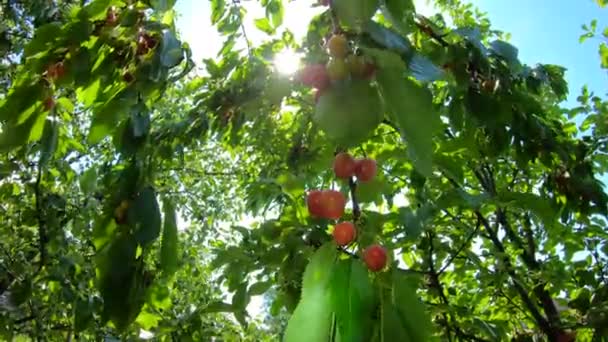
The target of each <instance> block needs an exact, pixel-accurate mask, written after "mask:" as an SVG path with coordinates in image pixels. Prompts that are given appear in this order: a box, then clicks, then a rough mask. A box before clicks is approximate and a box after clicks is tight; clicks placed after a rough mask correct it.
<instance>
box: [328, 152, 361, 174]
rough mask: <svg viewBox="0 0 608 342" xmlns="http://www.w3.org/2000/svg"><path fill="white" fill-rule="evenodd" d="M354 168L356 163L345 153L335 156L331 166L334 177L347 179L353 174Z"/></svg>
mask: <svg viewBox="0 0 608 342" xmlns="http://www.w3.org/2000/svg"><path fill="white" fill-rule="evenodd" d="M356 167H357V162H356V161H355V159H354V158H353V157H352V156H351V155H350V154H348V153H346V152H340V153H338V154H336V158H335V159H334V165H333V168H334V173H335V174H336V177H338V178H342V179H348V178H350V177H352V176H353V175H354V174H355V168H356Z"/></svg>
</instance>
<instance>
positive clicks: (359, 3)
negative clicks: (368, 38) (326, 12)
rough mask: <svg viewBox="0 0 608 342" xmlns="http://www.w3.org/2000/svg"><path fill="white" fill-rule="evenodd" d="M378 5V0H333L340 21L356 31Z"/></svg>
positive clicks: (368, 18) (360, 28) (362, 25)
mask: <svg viewBox="0 0 608 342" xmlns="http://www.w3.org/2000/svg"><path fill="white" fill-rule="evenodd" d="M379 5H380V1H379V0H333V8H334V10H335V11H336V14H337V16H338V19H339V20H340V23H341V24H342V25H344V26H345V27H347V28H351V29H354V30H356V31H362V30H363V28H364V27H365V25H367V23H368V22H369V21H370V19H371V18H372V16H373V15H374V13H376V11H377V10H378V6H379Z"/></svg>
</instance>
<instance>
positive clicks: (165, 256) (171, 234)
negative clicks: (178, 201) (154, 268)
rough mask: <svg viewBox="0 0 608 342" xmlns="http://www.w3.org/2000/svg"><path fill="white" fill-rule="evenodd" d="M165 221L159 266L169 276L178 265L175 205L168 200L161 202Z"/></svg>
mask: <svg viewBox="0 0 608 342" xmlns="http://www.w3.org/2000/svg"><path fill="white" fill-rule="evenodd" d="M163 210H164V212H165V222H164V225H163V236H162V241H161V245H160V268H161V270H162V271H163V273H165V274H166V275H167V276H171V275H173V274H174V273H175V271H177V267H178V233H177V220H176V218H175V207H174V205H173V203H172V202H171V201H170V200H165V201H164V202H163Z"/></svg>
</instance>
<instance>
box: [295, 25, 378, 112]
mask: <svg viewBox="0 0 608 342" xmlns="http://www.w3.org/2000/svg"><path fill="white" fill-rule="evenodd" d="M326 47H327V51H328V53H329V56H330V59H329V61H328V62H327V64H309V65H307V66H305V67H304V68H303V69H302V70H301V71H300V73H299V75H298V76H299V79H300V81H301V82H302V83H303V84H305V85H307V86H309V87H311V88H314V89H315V101H318V100H319V98H320V97H321V95H323V93H324V92H325V91H326V90H327V89H329V88H330V87H331V85H332V83H333V82H339V81H343V80H347V79H348V78H349V77H351V78H356V79H370V78H371V77H372V76H373V75H374V72H375V70H376V68H375V66H374V64H373V63H372V62H371V61H369V60H367V58H366V57H364V56H362V55H360V54H357V53H352V50H351V49H350V47H349V43H348V40H347V39H346V37H345V36H344V35H343V34H334V35H333V36H332V37H331V38H330V39H329V40H328V41H327V44H326Z"/></svg>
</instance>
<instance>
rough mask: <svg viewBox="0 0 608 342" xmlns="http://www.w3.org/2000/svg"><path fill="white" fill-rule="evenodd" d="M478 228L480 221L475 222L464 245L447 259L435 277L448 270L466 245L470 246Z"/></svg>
mask: <svg viewBox="0 0 608 342" xmlns="http://www.w3.org/2000/svg"><path fill="white" fill-rule="evenodd" d="M480 226H481V224H480V221H479V220H477V224H476V225H475V229H474V230H473V231H472V232H471V233H470V234H469V236H467V238H466V239H465V241H464V243H463V244H462V245H461V246H460V247H459V248H458V249H457V250H456V252H455V253H454V254H452V255H451V256H450V257H449V258H448V262H447V263H446V264H445V265H443V267H441V269H440V270H439V271H438V272H437V275H441V274H442V273H443V272H444V271H445V270H446V268H448V267H449V266H450V265H451V264H452V262H453V261H454V259H456V257H457V256H458V255H459V254H460V252H462V251H463V250H464V249H465V248H466V247H467V246H468V245H470V244H471V240H473V238H474V237H475V235H477V233H478V232H479V227H480Z"/></svg>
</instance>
